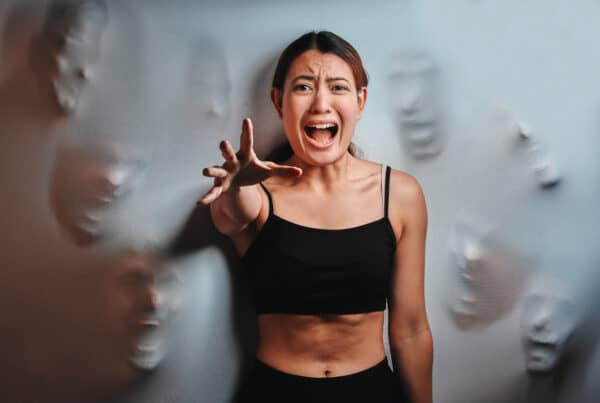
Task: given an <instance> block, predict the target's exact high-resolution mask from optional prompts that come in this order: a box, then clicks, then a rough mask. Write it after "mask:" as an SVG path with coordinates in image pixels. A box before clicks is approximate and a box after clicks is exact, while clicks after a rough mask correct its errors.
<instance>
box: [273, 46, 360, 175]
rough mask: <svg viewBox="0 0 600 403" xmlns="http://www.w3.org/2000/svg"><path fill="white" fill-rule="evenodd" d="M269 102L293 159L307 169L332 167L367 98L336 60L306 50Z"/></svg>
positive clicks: (343, 152) (339, 155) (317, 52)
mask: <svg viewBox="0 0 600 403" xmlns="http://www.w3.org/2000/svg"><path fill="white" fill-rule="evenodd" d="M272 96H273V102H274V104H275V107H276V108H277V110H278V112H279V115H280V117H281V118H282V120H283V127H284V129H285V133H286V136H287V138H288V141H289V142H290V145H291V147H292V149H293V150H294V153H295V154H296V156H297V157H299V158H300V159H302V160H303V161H305V162H306V163H308V164H311V165H317V166H320V165H325V164H329V163H332V162H335V161H337V160H338V159H339V158H341V157H342V156H343V155H344V154H345V153H346V152H347V149H348V146H349V144H350V142H351V140H352V137H353V135H354V128H355V127H356V123H357V121H358V120H359V119H360V116H361V113H362V110H363V108H364V105H365V101H366V97H367V89H366V88H365V87H363V88H361V89H359V90H357V89H356V81H355V79H354V75H353V73H352V69H351V68H350V66H349V65H348V64H347V63H346V62H345V61H344V60H343V59H341V58H340V57H339V56H336V55H334V54H331V53H321V52H319V51H317V50H308V51H306V52H304V53H302V54H301V55H300V56H298V57H297V58H296V59H295V60H294V61H293V62H292V64H291V65H290V69H289V71H288V73H287V76H286V79H285V83H284V88H283V93H281V92H280V91H279V90H276V89H274V90H273V93H272Z"/></svg>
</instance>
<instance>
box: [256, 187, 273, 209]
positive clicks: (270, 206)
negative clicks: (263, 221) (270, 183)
mask: <svg viewBox="0 0 600 403" xmlns="http://www.w3.org/2000/svg"><path fill="white" fill-rule="evenodd" d="M258 184H259V185H260V187H261V188H263V190H264V191H265V194H266V195H267V199H269V217H270V216H272V215H273V198H272V197H271V193H269V191H268V190H267V187H266V186H265V185H263V183H262V182H258Z"/></svg>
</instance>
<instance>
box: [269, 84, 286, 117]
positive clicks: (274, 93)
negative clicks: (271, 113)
mask: <svg viewBox="0 0 600 403" xmlns="http://www.w3.org/2000/svg"><path fill="white" fill-rule="evenodd" d="M282 95H283V94H282V92H281V90H279V89H278V88H271V102H273V106H274V107H275V110H276V111H277V114H278V115H279V117H280V118H282V117H283V115H282V113H281V103H282Z"/></svg>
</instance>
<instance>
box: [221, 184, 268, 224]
mask: <svg viewBox="0 0 600 403" xmlns="http://www.w3.org/2000/svg"><path fill="white" fill-rule="evenodd" d="M260 207H261V197H260V193H259V190H258V189H257V188H256V185H250V186H232V187H231V188H230V189H229V190H228V191H227V192H225V193H223V194H222V195H221V196H220V197H219V198H218V199H217V200H215V201H214V202H212V203H211V204H210V213H211V217H212V220H213V223H214V225H215V227H216V228H217V230H219V232H221V233H223V234H225V235H232V234H236V233H238V232H240V231H242V230H243V229H244V228H246V226H247V225H248V224H249V223H250V222H252V221H254V220H255V219H256V217H257V216H258V213H259V212H260Z"/></svg>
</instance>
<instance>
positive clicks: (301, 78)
mask: <svg viewBox="0 0 600 403" xmlns="http://www.w3.org/2000/svg"><path fill="white" fill-rule="evenodd" d="M298 80H307V81H315V76H311V75H300V76H298V77H296V78H294V79H293V80H292V83H295V82H296V81H298ZM325 81H327V82H328V83H329V82H332V81H345V82H347V83H348V84H350V81H349V80H348V79H346V78H344V77H329V78H327V79H326V80H325Z"/></svg>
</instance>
